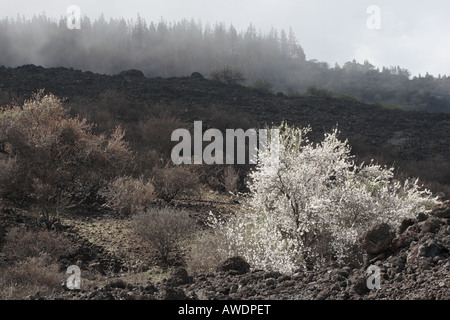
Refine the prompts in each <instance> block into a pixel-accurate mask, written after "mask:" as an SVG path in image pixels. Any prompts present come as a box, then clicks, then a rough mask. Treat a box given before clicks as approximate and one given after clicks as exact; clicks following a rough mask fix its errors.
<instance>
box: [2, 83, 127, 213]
mask: <svg viewBox="0 0 450 320" xmlns="http://www.w3.org/2000/svg"><path fill="white" fill-rule="evenodd" d="M124 135H125V133H124V131H123V130H122V129H121V128H119V127H117V128H115V129H114V130H113V131H112V132H111V134H110V135H109V136H107V135H104V134H100V135H95V134H93V133H92V125H90V124H88V123H87V121H86V120H85V119H79V118H73V117H70V116H69V115H68V113H67V112H66V110H65V109H64V108H63V104H62V101H61V100H60V99H58V98H57V97H55V96H53V95H44V93H43V91H40V92H38V93H37V94H35V95H34V96H33V98H32V99H30V100H29V101H26V102H25V103H24V105H23V106H22V107H20V106H13V107H8V108H5V109H3V110H1V111H0V146H1V155H0V158H1V159H0V167H1V168H5V169H7V170H6V172H4V173H3V174H1V175H0V180H1V181H3V182H4V183H3V184H2V185H1V186H0V193H1V196H2V197H3V198H5V199H7V200H10V201H13V202H15V203H16V204H23V201H24V200H32V201H35V202H36V203H41V204H44V203H47V204H52V203H53V204H54V203H56V202H59V203H62V202H64V201H66V200H67V201H69V202H71V203H72V205H81V204H93V203H95V202H96V201H97V196H98V194H97V192H98V191H99V190H100V188H102V187H103V186H104V185H105V184H106V183H107V181H109V180H111V179H112V178H114V177H115V176H117V175H118V174H120V173H122V172H123V171H124V170H126V168H127V167H128V166H129V164H130V163H131V161H132V155H131V152H130V151H129V149H128V146H127V143H126V142H125V141H124V140H123V137H124ZM7 173H9V175H7V176H5V174H7ZM62 198H64V199H65V200H64V201H61V199H62Z"/></svg>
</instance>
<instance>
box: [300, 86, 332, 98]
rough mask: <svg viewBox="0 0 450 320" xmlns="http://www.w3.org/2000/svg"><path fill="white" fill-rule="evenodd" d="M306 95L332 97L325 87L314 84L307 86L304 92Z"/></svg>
mask: <svg viewBox="0 0 450 320" xmlns="http://www.w3.org/2000/svg"><path fill="white" fill-rule="evenodd" d="M305 95H306V96H313V97H321V98H332V97H333V93H332V92H331V91H329V90H327V89H319V88H317V87H315V86H311V87H308V89H306V92H305Z"/></svg>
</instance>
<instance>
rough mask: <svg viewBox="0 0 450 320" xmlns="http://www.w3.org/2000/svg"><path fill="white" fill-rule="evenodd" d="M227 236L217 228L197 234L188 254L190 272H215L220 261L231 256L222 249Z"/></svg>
mask: <svg viewBox="0 0 450 320" xmlns="http://www.w3.org/2000/svg"><path fill="white" fill-rule="evenodd" d="M224 241H226V238H225V237H224V235H223V234H221V233H220V232H218V231H217V230H209V231H205V230H203V231H201V232H199V233H197V234H196V235H195V237H194V238H193V240H192V242H191V246H190V248H189V250H188V255H187V261H186V263H187V267H188V269H189V271H190V272H192V273H193V272H198V273H207V272H213V271H214V270H215V269H216V267H217V266H218V265H219V263H220V262H222V261H224V260H226V259H227V258H229V256H227V255H226V254H227V253H226V252H225V251H224V250H221V248H223V245H224Z"/></svg>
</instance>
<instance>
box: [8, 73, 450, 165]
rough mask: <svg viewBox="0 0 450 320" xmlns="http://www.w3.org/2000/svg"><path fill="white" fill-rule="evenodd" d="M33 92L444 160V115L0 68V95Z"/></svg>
mask: <svg viewBox="0 0 450 320" xmlns="http://www.w3.org/2000/svg"><path fill="white" fill-rule="evenodd" d="M39 89H45V91H46V92H47V93H53V94H55V95H57V96H59V97H61V98H62V97H64V98H67V99H68V101H70V99H71V98H74V97H85V98H92V99H94V98H95V97H98V95H99V94H101V93H102V92H104V91H106V90H115V91H118V92H121V93H123V94H124V95H125V96H126V97H127V99H129V100H130V101H145V102H146V103H148V104H149V105H152V104H160V105H175V106H177V107H179V108H180V109H181V110H183V113H182V115H183V118H184V119H183V120H186V121H193V120H194V119H192V110H193V109H194V108H197V107H204V108H209V107H211V108H212V107H215V108H216V110H219V109H220V108H223V109H224V111H227V110H228V111H230V112H232V111H231V110H233V112H234V110H239V111H242V112H245V113H246V114H248V115H249V117H251V118H252V119H253V120H255V121H257V122H258V123H260V124H261V125H262V124H265V123H269V124H270V123H275V124H276V123H280V122H281V121H283V120H285V121H288V122H289V123H291V124H296V125H301V126H307V125H310V126H311V127H312V129H313V135H312V139H313V140H314V137H316V138H320V137H322V135H323V133H324V132H329V131H331V130H332V129H333V128H334V127H336V125H338V128H339V130H340V131H341V134H342V137H344V138H347V137H349V138H353V139H355V138H356V137H357V138H359V139H360V140H361V143H363V144H366V145H367V146H368V147H369V148H372V147H383V146H388V147H390V148H392V150H394V151H395V152H398V153H399V156H400V157H402V158H411V159H426V158H431V157H433V156H436V155H440V156H442V157H443V158H444V159H447V160H450V135H449V134H448V132H450V114H442V113H426V112H415V111H408V112H406V111H401V110H390V109H383V108H380V107H378V106H375V105H367V104H364V103H360V102H358V101H354V100H346V99H335V98H324V97H287V96H285V95H284V94H276V95H275V94H270V93H267V92H261V91H258V90H256V89H252V88H248V87H244V86H240V85H225V84H223V83H220V82H217V81H211V80H208V79H206V78H204V77H202V76H201V75H200V76H198V75H197V73H194V74H193V75H192V76H190V77H180V78H167V79H163V78H159V77H158V78H146V77H144V76H143V75H142V73H141V72H140V71H138V70H128V71H124V72H121V73H119V74H117V75H101V74H95V73H92V72H82V71H78V70H73V69H67V68H50V69H45V68H42V67H39V66H34V65H25V66H21V67H17V68H5V67H0V90H3V91H11V92H13V93H15V94H16V95H17V96H19V97H22V98H27V97H30V96H31V94H32V93H33V92H36V91H37V90H39ZM234 129H237V128H234Z"/></svg>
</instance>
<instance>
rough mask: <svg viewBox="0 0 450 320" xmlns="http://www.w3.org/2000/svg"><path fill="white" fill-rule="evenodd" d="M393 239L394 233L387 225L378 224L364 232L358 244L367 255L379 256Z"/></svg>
mask: <svg viewBox="0 0 450 320" xmlns="http://www.w3.org/2000/svg"><path fill="white" fill-rule="evenodd" d="M394 237H395V232H394V230H393V229H392V227H391V226H390V225H389V224H387V223H379V224H376V225H373V226H372V227H371V228H370V229H369V230H367V231H366V232H364V233H363V234H362V235H361V236H360V237H359V238H358V242H359V245H360V246H361V248H362V249H364V250H365V251H366V252H367V253H370V254H379V253H381V252H384V251H386V250H387V249H388V248H389V246H390V245H391V243H392V240H394Z"/></svg>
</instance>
